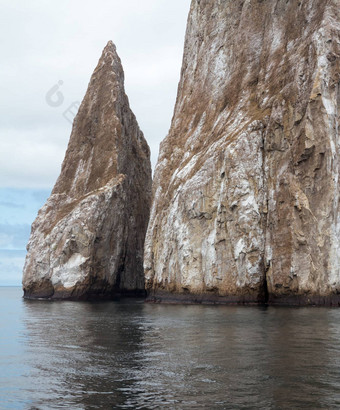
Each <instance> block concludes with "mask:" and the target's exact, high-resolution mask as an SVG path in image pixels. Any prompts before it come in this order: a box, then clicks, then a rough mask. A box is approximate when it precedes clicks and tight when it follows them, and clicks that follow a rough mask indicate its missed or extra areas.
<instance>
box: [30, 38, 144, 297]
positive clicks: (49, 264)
mask: <svg viewBox="0 0 340 410" xmlns="http://www.w3.org/2000/svg"><path fill="white" fill-rule="evenodd" d="M150 199H151V165H150V152H149V147H148V145H147V143H146V141H145V139H144V137H143V133H142V132H141V131H140V129H139V127H138V124H137V121H136V118H135V116H134V114H133V113H132V111H131V110H130V107H129V102H128V98H127V96H126V94H125V91H124V73H123V69H122V65H121V62H120V59H119V57H118V55H117V53H116V48H115V46H114V44H113V43H112V42H109V43H108V44H107V46H106V47H105V49H104V51H103V54H102V56H101V58H100V60H99V63H98V65H97V67H96V69H95V71H94V73H93V75H92V77H91V80H90V84H89V86H88V90H87V92H86V95H85V97H84V100H83V102H82V104H81V106H80V109H79V112H78V114H77V116H76V118H75V121H74V124H73V129H72V134H71V138H70V142H69V145H68V148H67V152H66V156H65V159H64V162H63V165H62V170H61V174H60V176H59V178H58V180H57V182H56V185H55V187H54V189H53V191H52V194H51V196H50V198H49V199H48V200H47V203H46V204H45V205H44V207H43V208H42V209H41V210H40V211H39V214H38V217H37V219H36V220H35V221H34V223H33V225H32V233H31V237H30V240H29V243H28V247H27V249H28V254H27V257H26V263H25V267H24V275H23V288H24V296H25V297H27V298H74V299H78V298H89V297H105V298H111V297H114V296H116V295H117V294H138V293H140V294H143V293H144V275H143V246H144V237H145V231H146V227H147V223H148V218H149V207H150Z"/></svg>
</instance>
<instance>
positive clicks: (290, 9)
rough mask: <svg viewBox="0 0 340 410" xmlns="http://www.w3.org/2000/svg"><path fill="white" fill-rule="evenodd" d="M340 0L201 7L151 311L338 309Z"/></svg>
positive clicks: (222, 0)
mask: <svg viewBox="0 0 340 410" xmlns="http://www.w3.org/2000/svg"><path fill="white" fill-rule="evenodd" d="M339 10H340V3H339V0H309V1H304V0H302V1H290V0H284V1H283V0H266V1H263V0H219V1H208V0H193V1H192V4H191V9H190V14H189V19H188V27H187V33H186V41H185V49H184V58H183V68H182V73H181V80H180V83H179V89H178V96H177V102H176V107H175V112H174V117H173V120H172V125H171V129H170V131H169V135H168V136H167V138H166V139H165V140H164V141H163V143H162V144H161V150H160V155H159V159H158V164H157V167H156V171H155V177H154V189H153V197H154V202H153V207H152V211H151V217H150V223H149V228H148V231H147V238H146V251H145V262H144V264H145V272H146V286H147V289H148V292H149V298H150V300H173V301H180V300H182V301H201V302H202V301H203V302H204V301H209V302H216V303H219V302H237V303H257V302H265V301H268V302H269V303H277V304H312V303H316V304H338V303H339V302H340V209H339V206H340V205H339V170H340V139H339V110H340V109H339V107H340V82H339V81H340V16H339Z"/></svg>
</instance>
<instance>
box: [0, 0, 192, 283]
mask: <svg viewBox="0 0 340 410" xmlns="http://www.w3.org/2000/svg"><path fill="white" fill-rule="evenodd" d="M189 7H190V0H171V1H169V0H143V1H141V0H124V1H123V0H96V1H94V0H87V1H86V0H58V1H54V2H52V1H46V0H29V1H24V0H0V56H1V64H0V285H1V284H20V282H21V270H22V264H23V260H24V254H25V252H24V248H25V244H26V243H27V240H28V235H29V230H30V225H31V223H32V222H33V219H34V217H35V216H36V213H37V210H38V209H39V208H40V207H41V206H42V205H43V203H44V202H45V200H46V198H47V196H48V195H49V192H50V190H51V188H52V187H53V185H54V183H55V181H56V179H57V176H58V175H59V172H60V166H61V163H62V160H63V158H64V154H65V151H66V147H67V143H68V140H69V136H70V133H71V122H70V121H68V120H67V119H66V118H65V117H64V116H63V113H65V111H67V110H68V108H69V107H70V106H71V105H72V103H74V102H80V101H81V100H82V98H83V97H84V94H85V92H86V88H87V85H88V82H89V80H90V77H91V74H92V72H93V70H94V68H95V67H96V65H97V62H98V59H99V57H100V55H101V52H102V49H103V48H104V47H105V45H106V44H107V42H108V40H112V41H113V42H114V43H115V44H116V46H117V51H118V54H119V55H120V57H121V60H122V63H123V67H124V71H125V89H126V92H127V95H128V97H129V99H130V105H131V108H132V110H133V111H134V113H135V114H136V117H137V120H138V122H139V125H140V127H141V129H142V130H143V132H144V135H145V137H146V139H147V141H148V143H149V145H150V148H151V152H152V165H153V167H154V166H155V163H156V160H157V155H158V147H159V143H160V142H161V141H162V139H163V138H164V137H165V136H166V134H167V132H168V129H169V127H170V122H171V117H172V114H173V109H174V104H175V98H176V93H177V84H178V81H179V76H180V69H181V62H182V54H183V45H184V35H185V29H186V20H187V15H188V12H189ZM59 82H62V85H59V92H60V93H61V96H62V100H63V101H62V103H60V104H59V105H58V106H56V107H52V106H51V105H50V104H48V102H47V100H49V99H47V100H46V96H47V94H48V93H49V91H50V90H51V89H52V88H53V87H54V86H55V85H57V84H58V83H59ZM55 98H56V95H54V96H53V98H52V101H54V100H55ZM73 111H74V109H73ZM67 117H68V119H69V120H70V119H72V115H71V116H70V115H69V114H68V115H67Z"/></svg>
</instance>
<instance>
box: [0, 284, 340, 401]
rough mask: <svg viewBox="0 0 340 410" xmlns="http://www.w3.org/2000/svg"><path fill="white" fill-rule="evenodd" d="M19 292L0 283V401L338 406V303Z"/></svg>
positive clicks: (339, 397) (339, 339) (339, 312)
mask: <svg viewBox="0 0 340 410" xmlns="http://www.w3.org/2000/svg"><path fill="white" fill-rule="evenodd" d="M20 295H21V293H20V290H19V289H11V290H8V289H4V288H2V289H1V288H0V308H1V312H2V314H1V319H0V329H1V333H0V335H1V336H0V337H1V338H0V343H1V344H0V347H1V353H0V382H1V384H0V386H1V387H0V407H1V408H27V409H35V408H38V409H50V408H51V409H52V408H63V407H64V408H68V409H84V408H86V409H87V408H96V407H97V408H123V409H124V408H126V409H127V408H131V409H138V408H140V409H142V408H143V409H152V408H160V407H163V408H176V409H182V408H183V409H185V408H190V409H196V408H209V409H215V408H216V409H219V408H221V409H241V408H259V409H285V408H287V409H291V408H294V409H303V408H310V409H319V408H320V409H321V408H325V409H331V408H338V407H339V406H340V310H337V309H333V310H332V309H326V308H314V309H313V308H300V309H293V308H292V309H289V308H254V307H226V306H174V305H149V304H144V303H143V302H142V301H125V302H121V303H117V302H103V303H86V302H81V303H79V302H59V303H58V302H52V303H51V302H34V301H23V300H22V299H20Z"/></svg>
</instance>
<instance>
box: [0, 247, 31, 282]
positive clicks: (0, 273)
mask: <svg viewBox="0 0 340 410" xmlns="http://www.w3.org/2000/svg"><path fill="white" fill-rule="evenodd" d="M25 255H26V252H25V251H4V250H1V249H0V286H20V285H21V279H22V270H23V267H24V263H25Z"/></svg>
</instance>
